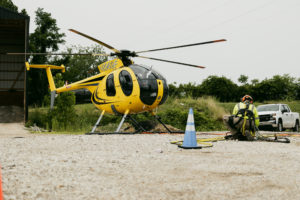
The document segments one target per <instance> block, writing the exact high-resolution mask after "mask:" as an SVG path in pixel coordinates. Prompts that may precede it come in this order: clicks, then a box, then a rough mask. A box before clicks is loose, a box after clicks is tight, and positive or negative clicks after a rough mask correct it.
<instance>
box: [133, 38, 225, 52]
mask: <svg viewBox="0 0 300 200" xmlns="http://www.w3.org/2000/svg"><path fill="white" fill-rule="evenodd" d="M225 41H226V40H225V39H221V40H213V41H208V42H200V43H194V44H186V45H180V46H174V47H166V48H160V49H151V50H146V51H138V52H136V53H146V52H152V51H162V50H168V49H177V48H183V47H190V46H196V45H203V44H210V43H215V42H225Z"/></svg>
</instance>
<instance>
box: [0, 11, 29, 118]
mask: <svg viewBox="0 0 300 200" xmlns="http://www.w3.org/2000/svg"><path fill="white" fill-rule="evenodd" d="M28 27H29V17H27V16H23V15H20V14H18V13H14V12H12V11H9V10H7V9H5V8H2V7H0V106H19V107H23V108H24V119H25V118H27V115H26V114H27V105H26V68H25V59H26V57H25V55H7V54H6V53H8V52H9V53H24V52H26V51H27V46H28V34H29V28H28Z"/></svg>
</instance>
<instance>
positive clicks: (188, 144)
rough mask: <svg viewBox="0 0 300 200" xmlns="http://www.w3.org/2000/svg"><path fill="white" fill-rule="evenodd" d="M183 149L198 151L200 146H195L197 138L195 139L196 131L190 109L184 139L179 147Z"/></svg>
mask: <svg viewBox="0 0 300 200" xmlns="http://www.w3.org/2000/svg"><path fill="white" fill-rule="evenodd" d="M179 147H181V148H184V149H199V148H201V147H200V146H198V145H197V138H196V130H195V123H194V113H193V109H192V108H190V111H189V115H188V119H187V123H186V128H185V133H184V139H183V143H182V145H181V146H179Z"/></svg>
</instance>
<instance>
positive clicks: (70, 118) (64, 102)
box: [48, 73, 76, 131]
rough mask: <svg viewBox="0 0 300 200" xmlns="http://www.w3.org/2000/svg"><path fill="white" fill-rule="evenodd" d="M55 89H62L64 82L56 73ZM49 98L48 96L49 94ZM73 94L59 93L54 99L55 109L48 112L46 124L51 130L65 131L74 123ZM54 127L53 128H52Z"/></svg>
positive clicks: (60, 75)
mask: <svg viewBox="0 0 300 200" xmlns="http://www.w3.org/2000/svg"><path fill="white" fill-rule="evenodd" d="M54 81H55V85H56V87H62V86H63V85H64V80H63V77H62V74H61V73H57V74H56V75H55V77H54ZM49 96H50V94H49ZM74 105H75V94H74V92H63V93H60V94H59V95H58V96H57V98H56V99H55V108H54V109H53V110H50V109H49V112H48V124H49V128H50V129H51V130H52V128H53V129H54V130H58V131H59V130H66V129H67V128H68V127H72V124H73V123H76V112H75V108H74ZM53 126H54V127H53Z"/></svg>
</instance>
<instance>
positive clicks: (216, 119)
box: [26, 97, 300, 134]
mask: <svg viewBox="0 0 300 200" xmlns="http://www.w3.org/2000/svg"><path fill="white" fill-rule="evenodd" d="M236 103H238V102H229V103H221V102H219V101H217V100H216V99H215V98H212V97H202V98H198V99H193V98H191V97H186V98H174V97H173V98H172V97H170V98H168V100H167V101H166V102H165V104H163V105H161V106H160V107H159V108H158V109H157V110H156V113H157V114H158V115H159V116H160V117H161V120H162V121H163V122H164V123H166V124H169V125H172V126H173V127H176V128H179V129H181V130H185V127H186V122H187V117H188V112H189V108H193V111H194V120H195V126H196V130H197V131H217V130H226V127H225V126H224V125H223V122H222V118H223V115H229V114H230V113H231V112H232V110H233V108H234V106H235V104H236ZM264 103H285V104H288V105H289V106H290V108H291V109H292V111H293V112H300V101H290V102H283V101H281V102H275V101H272V102H264ZM264 103H261V102H255V106H258V105H261V104H264ZM48 110H49V107H40V108H30V109H29V120H28V122H27V123H26V125H27V126H28V127H29V126H33V124H36V125H37V126H39V127H42V128H45V129H48V124H47V113H48ZM75 111H76V119H75V122H76V123H73V124H71V125H68V126H67V127H60V126H59V125H58V123H57V122H54V123H53V124H52V133H54V134H70V133H72V134H83V133H86V132H90V131H91V130H92V128H93V126H94V124H95V123H96V121H97V119H98V117H99V116H100V114H101V111H100V110H98V109H97V108H96V107H95V106H94V105H93V104H80V105H75ZM133 117H134V118H135V119H136V120H138V121H139V122H141V121H147V120H154V118H153V116H151V115H150V114H149V113H141V114H138V115H133ZM120 121H121V117H120V116H115V115H110V114H105V115H104V117H103V118H102V121H101V123H100V127H99V129H98V131H101V132H113V131H115V130H116V128H117V127H118V124H119V122H120Z"/></svg>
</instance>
